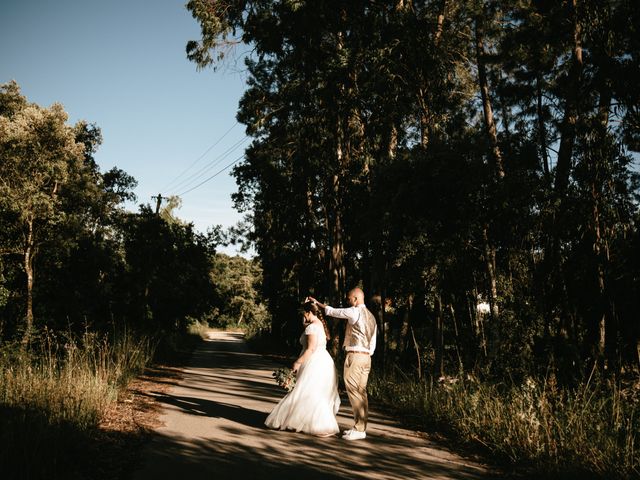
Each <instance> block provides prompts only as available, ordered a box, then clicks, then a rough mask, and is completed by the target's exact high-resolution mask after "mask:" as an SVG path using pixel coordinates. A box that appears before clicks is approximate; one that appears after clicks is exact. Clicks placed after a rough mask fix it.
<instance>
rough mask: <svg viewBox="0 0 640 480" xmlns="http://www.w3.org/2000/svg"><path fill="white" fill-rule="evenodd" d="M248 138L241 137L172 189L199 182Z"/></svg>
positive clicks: (180, 188)
mask: <svg viewBox="0 0 640 480" xmlns="http://www.w3.org/2000/svg"><path fill="white" fill-rule="evenodd" d="M248 140H249V137H243V138H241V139H240V140H238V141H237V142H236V143H234V144H233V145H231V146H230V147H229V148H227V149H226V150H225V151H224V152H222V153H221V154H220V155H218V156H217V157H216V158H215V159H214V160H212V161H210V162H209V163H207V164H206V165H205V166H203V167H202V168H200V170H198V171H197V172H195V173H193V174H191V176H189V177H188V178H185V179H184V180H182V181H181V182H178V183H177V184H176V185H174V186H173V188H172V189H171V190H173V191H176V190H183V189H185V188H188V187H189V185H191V184H193V183H194V182H197V181H198V180H199V179H200V178H201V177H202V176H203V175H206V173H207V172H209V171H211V169H212V168H213V167H215V166H216V165H218V164H219V163H220V162H221V161H223V160H224V159H225V158H226V157H228V156H229V154H230V153H232V152H234V151H235V150H237V149H238V148H239V147H240V146H241V145H243V144H245V143H246V142H247V141H248Z"/></svg>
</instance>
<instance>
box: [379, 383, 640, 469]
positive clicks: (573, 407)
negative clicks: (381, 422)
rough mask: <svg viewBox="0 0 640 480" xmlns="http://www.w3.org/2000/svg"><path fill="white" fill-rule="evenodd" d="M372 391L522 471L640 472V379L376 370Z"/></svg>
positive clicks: (418, 417) (423, 420) (387, 401)
mask: <svg viewBox="0 0 640 480" xmlns="http://www.w3.org/2000/svg"><path fill="white" fill-rule="evenodd" d="M370 392H371V395H372V397H374V398H377V399H378V400H380V401H382V402H383V403H386V404H388V405H390V406H393V407H394V408H397V409H399V410H401V411H402V412H403V413H404V414H405V415H412V414H413V415H414V418H415V419H416V421H417V422H419V423H423V424H430V426H431V427H434V426H435V427H437V428H439V429H441V430H443V431H447V432H448V433H450V434H452V435H453V436H455V437H457V438H458V439H460V440H463V441H465V442H468V443H469V444H481V445H482V446H483V447H484V448H485V449H488V451H489V452H491V453H492V454H493V455H495V456H496V457H500V458H501V460H503V461H505V460H506V461H508V462H511V463H512V464H513V465H516V467H517V469H519V470H527V471H529V472H534V473H536V474H539V475H548V476H553V477H559V478H568V477H569V476H582V475H585V474H591V475H593V476H601V477H602V478H621V479H622V478H637V476H638V475H640V450H639V449H638V444H637V442H638V441H639V440H640V418H639V417H640V408H639V407H640V401H639V398H638V390H637V385H636V387H635V388H634V387H633V386H630V387H628V388H622V387H621V386H620V384H618V383H615V382H608V381H604V380H602V379H597V378H594V377H593V376H592V378H590V379H588V380H587V381H585V382H584V383H583V384H582V385H580V386H579V387H577V388H571V389H563V388H559V387H558V386H557V385H556V384H555V382H554V381H553V379H542V380H535V379H532V378H529V379H526V381H524V382H523V383H522V384H520V385H509V386H506V385H504V384H490V383H484V382H480V381H478V380H476V379H475V378H473V377H467V378H465V379H464V380H462V379H455V378H450V379H446V380H444V381H442V382H439V383H435V384H433V383H430V382H425V381H420V382H418V381H411V380H409V379H408V378H406V377H401V376H398V375H386V376H378V377H372V379H371V381H370Z"/></svg>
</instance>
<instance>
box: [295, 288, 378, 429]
mask: <svg viewBox="0 0 640 480" xmlns="http://www.w3.org/2000/svg"><path fill="white" fill-rule="evenodd" d="M308 300H310V301H312V302H314V303H316V304H318V306H320V307H322V308H323V309H324V314H325V315H326V316H329V317H334V318H340V319H344V320H347V328H346V332H345V337H344V343H343V347H344V349H345V351H346V352H347V356H346V358H345V360H344V384H345V387H346V389H347V395H348V396H349V402H350V403H351V408H352V409H353V417H354V420H355V424H354V426H353V428H352V429H349V430H347V431H345V432H344V434H343V435H342V438H344V439H345V440H361V439H363V438H366V436H367V433H366V429H367V418H368V415H369V402H368V399H367V380H368V378H369V372H370V371H371V355H373V352H374V350H375V349H376V319H375V317H374V316H373V314H372V313H371V312H370V311H369V309H368V308H367V307H366V306H365V304H364V292H363V291H362V290H361V289H360V288H354V289H353V290H351V291H350V292H349V293H348V294H347V302H348V303H349V305H351V306H350V307H348V308H333V307H330V306H329V305H325V304H324V303H320V302H319V301H318V300H316V299H315V298H313V297H308Z"/></svg>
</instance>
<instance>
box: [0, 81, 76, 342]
mask: <svg viewBox="0 0 640 480" xmlns="http://www.w3.org/2000/svg"><path fill="white" fill-rule="evenodd" d="M0 89H1V90H2V92H3V97H2V100H3V102H4V104H3V106H2V111H3V115H2V116H0V159H1V163H0V202H1V208H2V209H3V210H4V212H5V215H10V216H12V217H13V219H14V223H13V224H12V225H10V226H9V228H10V229H11V230H12V231H14V232H15V233H16V236H15V237H14V240H15V241H14V242H12V245H10V247H9V248H8V249H7V253H11V254H14V255H21V256H22V267H23V269H24V273H25V277H26V307H25V314H24V325H23V343H28V342H29V340H30V336H31V333H32V330H33V320H34V317H33V286H34V282H35V271H34V261H35V258H36V256H37V254H38V250H39V248H40V246H41V242H42V240H43V236H44V232H45V231H46V230H47V229H48V228H50V227H51V226H52V225H53V224H55V223H56V222H59V221H60V220H61V218H62V211H61V209H60V197H59V193H60V189H61V188H62V187H63V186H64V184H65V183H66V182H67V180H68V178H69V172H70V169H72V168H75V166H76V165H77V164H79V163H80V162H81V161H82V158H83V157H82V156H83V145H82V144H81V143H78V142H76V135H75V132H74V130H73V128H72V127H71V126H69V125H67V119H68V117H67V114H66V112H65V111H64V109H63V107H62V105H60V104H53V105H52V106H51V107H49V108H44V107H40V106H38V105H35V104H30V103H28V102H26V100H25V99H24V98H21V94H20V93H19V90H18V89H17V88H16V86H15V85H14V84H9V85H8V86H7V85H2V87H0ZM16 107H17V108H16Z"/></svg>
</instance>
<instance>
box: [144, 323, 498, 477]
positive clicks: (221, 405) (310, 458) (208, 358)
mask: <svg viewBox="0 0 640 480" xmlns="http://www.w3.org/2000/svg"><path fill="white" fill-rule="evenodd" d="M221 335H222V334H221ZM275 367H276V365H275V364H274V363H273V362H272V361H270V360H269V359H266V358H264V357H261V356H260V355H255V354H251V353H249V352H248V351H247V348H246V345H245V344H244V342H243V341H242V339H241V337H237V336H230V335H228V334H224V335H223V336H222V337H221V338H214V339H212V340H210V341H207V342H206V343H205V344H204V345H203V346H202V348H199V349H198V350H197V351H196V352H195V354H194V355H193V358H192V360H191V362H190V363H189V366H188V367H187V368H186V369H185V371H184V373H183V380H182V382H181V384H180V385H179V386H177V387H176V388H174V389H173V390H172V391H170V392H169V393H166V394H157V395H155V396H156V398H157V400H158V401H160V402H162V403H164V404H165V405H166V411H167V412H168V413H167V414H166V423H167V426H166V428H161V429H159V430H158V431H157V432H156V434H155V438H154V440H153V442H152V443H151V444H150V446H149V447H150V448H148V449H147V452H146V454H145V460H144V468H142V469H141V471H140V472H138V474H137V475H136V476H135V477H134V478H135V479H136V480H144V479H150V478H171V476H173V475H175V476H178V477H181V478H189V480H195V479H199V478H207V479H210V478H238V479H242V478H260V479H270V478H278V479H281V480H282V479H289V478H291V479H294V478H295V479H296V480H301V479H317V478H323V479H342V478H351V479H365V478H366V479H368V480H374V479H398V478H411V479H421V478H431V479H437V478H441V479H446V478H457V479H480V478H489V477H487V475H486V471H485V470H484V469H483V468H481V467H479V466H476V465H473V464H471V462H466V461H463V460H462V459H461V458H460V457H457V456H455V455H453V454H450V453H448V452H446V451H442V450H439V449H436V448H435V447H434V445H432V444H431V443H430V442H428V441H427V440H426V439H424V438H419V437H417V436H415V435H414V436H412V435H411V434H410V432H407V431H404V430H401V429H398V428H397V427H396V426H395V424H394V422H393V421H391V420H389V419H386V418H383V417H382V416H380V417H379V418H378V416H372V423H375V425H371V428H370V430H371V431H372V433H370V435H369V437H367V439H366V440H363V441H358V442H347V441H344V440H342V439H340V438H339V437H337V436H336V437H330V438H317V437H313V436H310V435H305V434H301V433H294V432H282V431H273V430H269V429H267V428H266V427H265V426H264V420H265V418H266V416H267V414H268V412H269V411H270V410H271V409H272V408H273V407H274V406H275V404H276V402H277V401H278V400H279V398H281V397H282V396H283V394H284V392H283V391H282V390H281V389H280V388H279V387H277V386H276V385H275V383H274V382H273V379H272V378H271V372H272V371H273V369H274V368H275ZM152 395H153V393H152ZM339 421H340V423H342V424H343V425H342V426H343V427H345V426H350V425H349V423H350V421H351V412H350V410H349V406H348V403H345V402H343V408H342V409H341V415H340V417H339Z"/></svg>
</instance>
